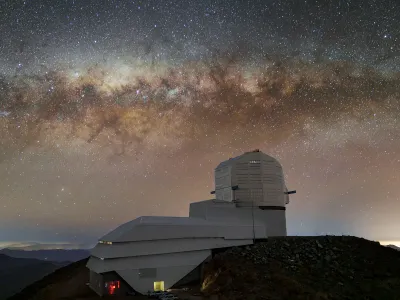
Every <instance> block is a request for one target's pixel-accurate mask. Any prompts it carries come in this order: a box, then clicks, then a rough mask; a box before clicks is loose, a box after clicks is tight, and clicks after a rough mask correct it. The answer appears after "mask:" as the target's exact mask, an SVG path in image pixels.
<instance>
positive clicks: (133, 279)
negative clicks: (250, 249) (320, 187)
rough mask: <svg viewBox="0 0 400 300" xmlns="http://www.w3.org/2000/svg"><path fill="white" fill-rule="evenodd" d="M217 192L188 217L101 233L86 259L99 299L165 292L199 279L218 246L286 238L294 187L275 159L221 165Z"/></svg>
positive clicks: (254, 155)
mask: <svg viewBox="0 0 400 300" xmlns="http://www.w3.org/2000/svg"><path fill="white" fill-rule="evenodd" d="M211 193H212V194H215V196H216V197H215V199H212V200H206V201H201V202H195V203H191V204H190V210H189V217H139V218H137V219H135V220H133V221H130V222H128V223H125V224H122V225H120V226H119V227H117V228H116V229H114V230H113V231H111V232H110V233H108V234H106V235H105V236H103V237H102V238H101V239H100V241H99V243H98V244H97V245H96V246H95V247H94V248H93V249H92V251H91V257H90V259H89V261H88V263H87V267H88V268H89V269H90V287H91V288H92V289H93V290H94V291H95V292H96V293H97V294H99V295H100V296H103V295H110V294H111V295H125V294H126V293H127V292H132V291H135V292H138V293H141V294H146V293H147V292H148V291H154V290H165V289H168V288H171V287H173V286H180V285H183V284H186V283H188V282H192V281H195V280H200V278H201V272H202V266H203V264H204V263H205V262H207V260H208V259H210V258H211V257H212V255H213V253H214V251H215V250H216V249H223V248H228V247H234V246H243V245H249V244H253V243H254V242H255V241H256V240H257V239H265V238H268V237H269V236H286V234H287V232H286V214H285V211H286V205H287V204H288V203H289V194H292V193H295V191H292V192H289V191H288V189H287V188H286V185H285V182H284V176H283V170H282V166H281V165H280V163H279V162H278V161H277V160H276V159H274V158H273V157H271V156H269V155H267V154H265V153H263V152H260V151H259V150H255V151H252V152H246V153H244V154H243V155H240V156H238V157H235V158H231V159H229V160H226V161H224V162H222V163H220V164H219V165H218V166H217V168H216V169H215V190H214V191H212V192H211Z"/></svg>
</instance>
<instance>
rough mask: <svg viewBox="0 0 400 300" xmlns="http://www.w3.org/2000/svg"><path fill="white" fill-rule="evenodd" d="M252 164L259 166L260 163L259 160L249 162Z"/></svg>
mask: <svg viewBox="0 0 400 300" xmlns="http://www.w3.org/2000/svg"><path fill="white" fill-rule="evenodd" d="M249 163H250V164H259V163H260V161H259V160H251V161H249Z"/></svg>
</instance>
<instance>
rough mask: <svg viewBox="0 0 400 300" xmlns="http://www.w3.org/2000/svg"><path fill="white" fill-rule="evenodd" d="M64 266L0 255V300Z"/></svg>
mask: <svg viewBox="0 0 400 300" xmlns="http://www.w3.org/2000/svg"><path fill="white" fill-rule="evenodd" d="M66 264H67V263H55V262H51V261H41V260H37V259H29V258H15V257H10V256H7V255H4V254H0V286H1V291H0V300H3V299H6V298H7V297H9V296H11V295H13V294H15V293H17V292H19V291H20V290H22V289H23V288H24V287H26V286H27V285H30V284H32V283H33V282H35V281H37V280H39V279H40V278H42V277H43V276H45V275H47V274H49V273H52V272H53V271H54V270H56V269H58V268H60V267H62V266H65V265H66Z"/></svg>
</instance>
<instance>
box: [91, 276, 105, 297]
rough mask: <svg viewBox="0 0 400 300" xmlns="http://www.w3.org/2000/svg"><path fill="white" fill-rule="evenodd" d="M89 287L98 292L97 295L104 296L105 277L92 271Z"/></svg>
mask: <svg viewBox="0 0 400 300" xmlns="http://www.w3.org/2000/svg"><path fill="white" fill-rule="evenodd" d="M89 286H90V288H91V289H92V290H93V291H95V292H96V294H97V295H99V296H103V292H104V289H103V287H104V281H103V276H102V275H101V274H98V273H96V272H94V271H92V270H90V272H89Z"/></svg>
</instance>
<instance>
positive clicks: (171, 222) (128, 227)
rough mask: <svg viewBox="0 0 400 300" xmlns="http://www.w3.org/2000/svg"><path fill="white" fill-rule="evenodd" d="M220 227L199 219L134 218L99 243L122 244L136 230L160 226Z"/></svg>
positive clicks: (105, 236)
mask: <svg viewBox="0 0 400 300" xmlns="http://www.w3.org/2000/svg"><path fill="white" fill-rule="evenodd" d="M215 225H220V224H218V223H215V222H210V221H207V220H205V219H201V218H192V217H163V216H143V217H139V218H136V219H134V220H132V221H129V222H127V223H124V224H122V225H120V226H118V227H117V228H116V229H114V230H112V231H111V232H109V233H107V234H106V235H104V236H103V237H102V238H101V239H100V240H101V241H110V242H122V241H126V240H127V239H129V238H127V236H128V235H129V236H131V233H133V232H134V231H135V230H136V229H138V228H140V227H149V226H151V227H154V226H160V227H161V228H163V229H165V228H167V227H168V228H170V227H176V226H183V227H185V228H188V227H191V228H194V227H209V226H215Z"/></svg>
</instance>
